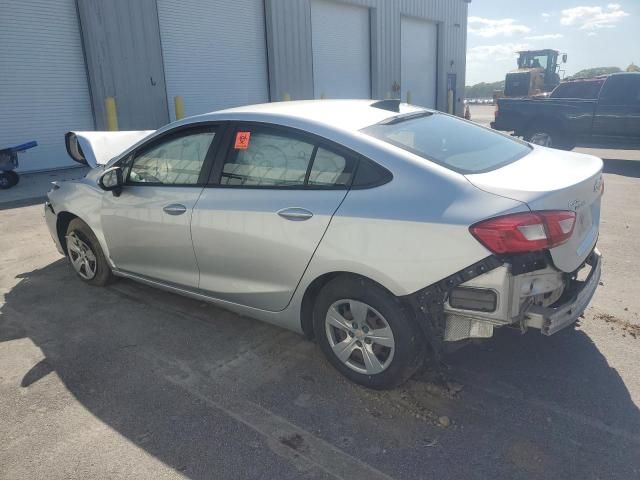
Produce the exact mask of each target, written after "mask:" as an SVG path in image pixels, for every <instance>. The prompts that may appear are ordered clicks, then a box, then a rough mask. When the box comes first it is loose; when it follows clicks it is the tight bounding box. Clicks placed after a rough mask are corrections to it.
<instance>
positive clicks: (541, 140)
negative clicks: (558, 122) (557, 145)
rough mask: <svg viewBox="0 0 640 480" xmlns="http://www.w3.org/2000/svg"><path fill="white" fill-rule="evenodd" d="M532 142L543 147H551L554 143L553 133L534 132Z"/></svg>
mask: <svg viewBox="0 0 640 480" xmlns="http://www.w3.org/2000/svg"><path fill="white" fill-rule="evenodd" d="M530 142H531V143H533V144H535V145H540V146H542V147H551V146H552V145H553V143H552V141H551V135H549V134H548V133H534V134H533V135H531V140H530Z"/></svg>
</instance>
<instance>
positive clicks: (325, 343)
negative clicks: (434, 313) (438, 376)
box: [313, 277, 425, 389]
mask: <svg viewBox="0 0 640 480" xmlns="http://www.w3.org/2000/svg"><path fill="white" fill-rule="evenodd" d="M313 324H314V333H315V336H316V339H317V341H318V343H319V345H320V348H321V349H322V351H323V352H324V354H325V355H326V356H327V358H328V360H329V361H330V362H331V364H332V365H333V366H334V367H335V368H336V369H337V370H338V371H340V372H341V373H342V374H343V375H345V376H346V377H347V378H349V379H350V380H352V381H353V382H355V383H359V384H360V385H364V386H365V387H369V388H375V389H387V388H394V387H397V386H398V385H400V384H402V383H404V382H405V381H407V380H408V379H409V378H410V377H411V376H412V375H413V374H414V373H415V372H416V370H417V369H418V368H419V367H420V366H421V365H422V362H423V360H424V352H425V344H424V342H423V339H422V335H421V333H420V332H419V330H418V328H417V326H416V325H415V322H414V321H413V320H412V319H411V316H410V314H409V313H408V311H407V310H406V308H405V307H404V305H402V303H401V302H400V301H399V300H398V299H397V298H396V297H394V296H393V295H391V294H390V293H388V292H387V291H385V290H384V289H382V288H381V287H379V286H378V285H376V284H374V283H373V282H371V281H369V280H366V279H359V278H352V277H338V278H336V279H334V280H332V281H331V282H329V283H328V284H327V285H326V286H325V287H324V288H323V289H322V290H321V292H320V294H319V295H318V298H317V300H316V304H315V307H314V314H313Z"/></svg>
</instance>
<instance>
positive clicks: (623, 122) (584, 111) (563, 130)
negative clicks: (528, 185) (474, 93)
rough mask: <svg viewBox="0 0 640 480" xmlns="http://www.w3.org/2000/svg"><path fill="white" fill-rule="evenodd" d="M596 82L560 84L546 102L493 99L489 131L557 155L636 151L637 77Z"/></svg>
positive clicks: (639, 128) (639, 142)
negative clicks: (592, 147) (589, 148)
mask: <svg viewBox="0 0 640 480" xmlns="http://www.w3.org/2000/svg"><path fill="white" fill-rule="evenodd" d="M601 80H602V79H597V80H593V81H585V82H575V83H574V82H570V83H567V84H563V87H562V89H561V91H560V92H559V93H556V92H555V91H554V94H552V98H549V99H531V98H502V99H499V100H498V106H497V108H496V112H495V121H494V122H493V123H491V127H492V128H494V129H496V130H502V131H506V132H514V135H516V136H519V137H523V138H524V139H525V140H527V141H529V142H531V143H535V144H537V145H543V146H546V147H553V148H559V149H562V150H571V149H573V148H574V147H575V146H576V145H577V144H583V145H589V144H596V145H606V146H617V147H620V148H638V147H639V146H640V72H639V73H615V74H612V75H610V76H608V77H607V78H606V79H604V80H602V81H603V83H602V85H601V86H600V87H599V86H598V84H599V82H600V81H601ZM594 91H597V93H596V95H595V97H593V93H594ZM568 95H571V96H573V95H575V96H576V98H566V96H568ZM589 97H591V98H589Z"/></svg>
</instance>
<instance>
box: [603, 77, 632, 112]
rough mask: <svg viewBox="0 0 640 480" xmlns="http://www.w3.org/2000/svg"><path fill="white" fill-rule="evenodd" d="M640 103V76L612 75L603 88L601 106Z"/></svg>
mask: <svg viewBox="0 0 640 480" xmlns="http://www.w3.org/2000/svg"><path fill="white" fill-rule="evenodd" d="M629 103H633V104H638V103H640V74H628V75H612V76H610V77H609V78H608V79H607V81H606V82H604V85H603V86H602V92H601V93H600V104H602V105H628V104H629Z"/></svg>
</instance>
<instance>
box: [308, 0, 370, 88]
mask: <svg viewBox="0 0 640 480" xmlns="http://www.w3.org/2000/svg"><path fill="white" fill-rule="evenodd" d="M311 32H312V35H311V41H312V49H313V89H314V95H315V97H316V98H322V97H324V98H371V38H370V37H371V21H370V15H369V9H368V8H365V7H359V6H354V5H346V4H342V3H335V2H328V1H323V0H314V1H313V2H312V3H311Z"/></svg>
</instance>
